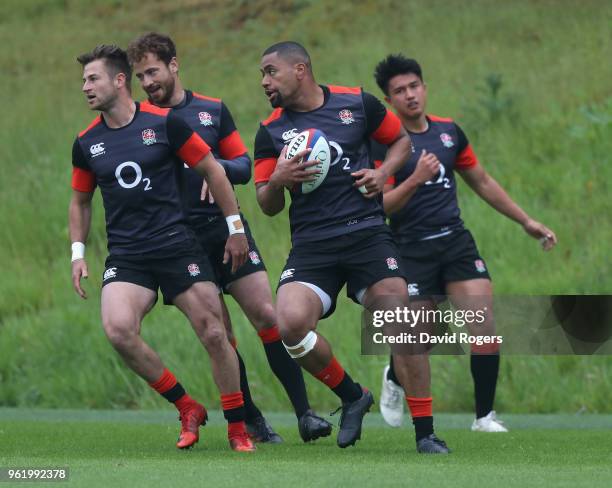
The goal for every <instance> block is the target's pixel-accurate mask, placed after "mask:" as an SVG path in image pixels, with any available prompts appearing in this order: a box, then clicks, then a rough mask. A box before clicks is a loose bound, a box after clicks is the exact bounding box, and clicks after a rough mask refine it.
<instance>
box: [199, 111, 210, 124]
mask: <svg viewBox="0 0 612 488" xmlns="http://www.w3.org/2000/svg"><path fill="white" fill-rule="evenodd" d="M198 118H199V119H200V124H202V125H203V126H205V127H208V126H209V125H213V121H212V116H211V115H210V114H209V113H208V112H200V113H199V114H198Z"/></svg>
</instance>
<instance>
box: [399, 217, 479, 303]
mask: <svg viewBox="0 0 612 488" xmlns="http://www.w3.org/2000/svg"><path fill="white" fill-rule="evenodd" d="M399 250H400V253H401V255H402V264H403V268H404V275H405V277H406V281H407V282H408V294H409V295H410V296H411V297H416V296H423V297H430V296H442V295H445V294H446V283H449V282H452V281H467V280H474V279H479V278H486V279H488V280H490V279H491V277H490V276H489V272H488V270H487V266H486V264H485V262H484V260H483V259H482V257H481V256H480V253H479V252H478V248H477V247H476V242H474V238H473V237H472V234H471V233H470V231H469V230H467V229H460V230H455V231H453V232H452V233H450V234H449V235H446V236H443V237H437V238H435V239H427V240H424V241H415V242H411V243H405V244H399Z"/></svg>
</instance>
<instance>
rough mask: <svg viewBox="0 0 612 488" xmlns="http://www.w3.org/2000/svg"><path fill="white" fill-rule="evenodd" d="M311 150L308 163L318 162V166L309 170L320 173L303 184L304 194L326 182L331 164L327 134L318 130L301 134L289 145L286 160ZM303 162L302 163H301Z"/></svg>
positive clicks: (309, 130) (307, 159)
mask: <svg viewBox="0 0 612 488" xmlns="http://www.w3.org/2000/svg"><path fill="white" fill-rule="evenodd" d="M308 148H311V149H312V151H310V153H309V154H308V157H307V158H306V161H317V162H318V164H315V165H313V166H310V167H309V168H308V169H318V170H319V172H318V173H317V174H316V175H314V179H313V180H312V181H306V182H304V183H302V185H301V190H302V193H310V192H311V191H314V190H316V189H317V188H319V186H321V183H323V181H324V180H325V177H326V176H327V172H328V171H329V165H330V163H331V151H330V149H329V143H328V142H327V138H326V137H325V134H323V132H321V131H320V130H317V129H307V130H305V131H303V132H300V133H299V134H298V135H297V136H295V137H294V138H293V139H291V140H290V141H289V143H288V145H287V154H286V156H285V157H286V158H287V159H291V158H292V157H293V156H295V155H296V154H297V153H299V152H300V151H304V150H305V149H308ZM301 162H302V161H300V163H301Z"/></svg>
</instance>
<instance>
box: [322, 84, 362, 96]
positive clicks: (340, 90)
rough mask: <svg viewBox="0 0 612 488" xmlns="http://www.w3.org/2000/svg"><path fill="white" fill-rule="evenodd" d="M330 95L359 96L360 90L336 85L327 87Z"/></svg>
mask: <svg viewBox="0 0 612 488" xmlns="http://www.w3.org/2000/svg"><path fill="white" fill-rule="evenodd" d="M327 87H328V88H329V91H330V92H331V93H350V94H351V95H361V88H359V87H358V86H356V87H348V86H338V85H327Z"/></svg>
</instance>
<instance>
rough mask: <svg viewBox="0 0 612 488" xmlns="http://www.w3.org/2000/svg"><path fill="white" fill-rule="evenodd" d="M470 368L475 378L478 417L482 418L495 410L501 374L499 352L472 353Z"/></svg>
mask: <svg viewBox="0 0 612 488" xmlns="http://www.w3.org/2000/svg"><path fill="white" fill-rule="evenodd" d="M470 369H471V370H472V378H473V379H474V399H475V401H476V418H481V417H484V416H485V415H487V414H488V413H489V412H490V411H491V410H493V401H494V400H495V387H496V386H497V376H498V374H499V354H472V355H471V357H470Z"/></svg>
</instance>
